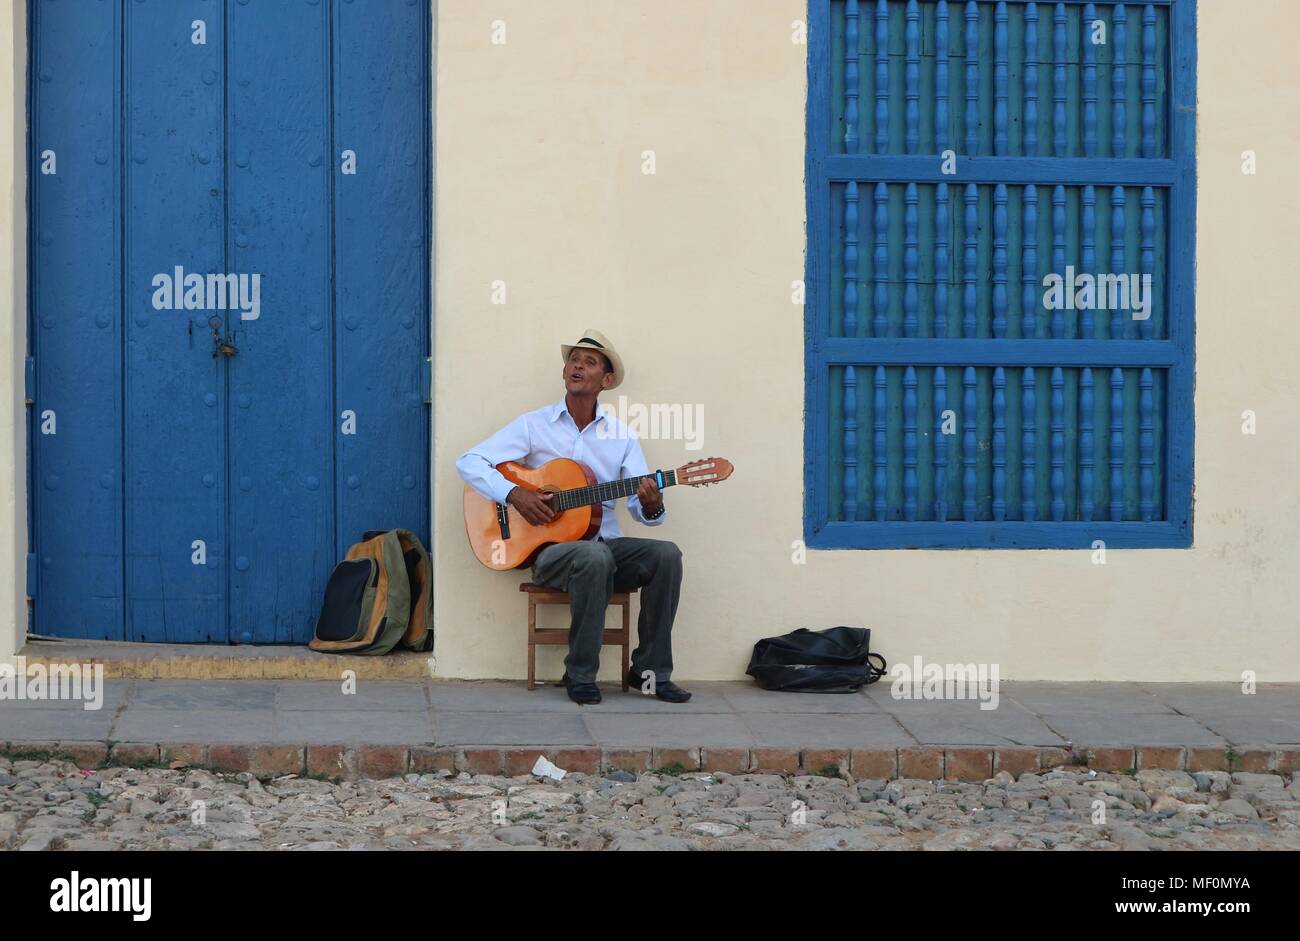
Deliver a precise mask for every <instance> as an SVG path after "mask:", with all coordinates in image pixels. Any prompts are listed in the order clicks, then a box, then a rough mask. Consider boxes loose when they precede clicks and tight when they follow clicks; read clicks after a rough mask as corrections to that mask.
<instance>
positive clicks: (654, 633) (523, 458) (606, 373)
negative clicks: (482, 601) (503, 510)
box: [456, 330, 691, 704]
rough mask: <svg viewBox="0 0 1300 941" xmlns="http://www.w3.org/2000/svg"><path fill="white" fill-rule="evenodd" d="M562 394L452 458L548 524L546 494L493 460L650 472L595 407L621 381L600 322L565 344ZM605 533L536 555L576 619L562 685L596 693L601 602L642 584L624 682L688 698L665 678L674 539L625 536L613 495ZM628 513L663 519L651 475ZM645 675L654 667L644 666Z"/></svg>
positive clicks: (652, 521) (670, 698)
mask: <svg viewBox="0 0 1300 941" xmlns="http://www.w3.org/2000/svg"><path fill="white" fill-rule="evenodd" d="M560 354H561V357H562V358H563V360H564V372H563V374H562V375H563V378H564V390H565V391H564V398H563V399H561V400H560V401H559V402H557V403H555V404H553V405H547V406H544V407H542V408H539V409H537V410H536V411H532V412H527V413H525V414H523V415H520V416H519V417H518V418H516V419H515V420H514V421H513V422H511V423H510V424H509V425H507V426H506V427H504V428H502V429H501V430H500V431H498V432H497V433H496V434H494V435H493V436H492V437H490V438H488V439H487V440H486V441H484V442H483V443H482V444H479V445H477V446H475V447H473V448H470V449H469V450H468V451H466V452H465V453H464V454H462V455H461V457H460V460H458V461H457V462H456V469H457V470H458V471H459V472H460V476H461V477H462V478H463V479H464V481H465V483H467V484H469V485H470V486H471V487H473V488H474V490H476V491H477V492H478V493H479V494H480V495H482V496H484V497H486V498H487V499H489V500H494V501H496V502H497V503H509V504H510V505H511V506H513V507H514V508H515V509H516V510H518V511H519V514H520V515H521V516H523V518H524V519H526V520H527V521H528V522H530V523H532V524H533V525H536V526H542V525H545V524H546V523H548V522H550V520H551V519H552V518H553V517H554V516H555V511H554V510H552V509H551V506H550V502H551V500H552V495H551V494H549V493H535V492H533V491H531V490H527V489H525V488H523V487H517V486H515V485H514V484H512V483H511V482H510V481H508V480H507V479H506V478H505V477H504V476H502V474H501V473H500V471H498V470H497V469H496V465H498V464H501V463H503V462H505V461H519V462H522V463H524V464H527V465H528V466H530V467H538V466H540V465H542V464H545V463H546V462H547V461H550V460H554V459H555V458H561V457H564V458H570V459H572V460H575V461H581V462H582V463H584V464H586V465H587V466H589V467H590V468H591V470H592V472H593V473H594V474H595V475H596V479H597V481H599V482H602V483H603V482H605V481H610V480H619V479H622V478H625V477H638V476H641V475H643V474H649V473H650V469H649V468H648V467H647V466H646V461H645V455H644V454H642V452H641V444H640V442H639V441H637V439H636V436H635V435H633V434H632V432H631V430H630V429H629V428H628V427H627V426H626V425H625V424H623V423H622V422H620V421H619V420H618V419H617V418H615V417H614V416H613V415H609V414H606V413H604V412H600V411H598V410H597V408H596V398H597V396H598V395H600V393H601V392H602V391H604V390H606V389H616V388H618V386H619V384H620V383H621V382H622V381H623V376H624V373H623V360H622V359H621V358H620V357H619V355H618V352H617V351H616V350H615V349H614V347H613V345H612V344H611V343H610V342H609V340H607V339H606V338H605V336H604V335H603V334H601V333H599V332H598V331H595V330H588V331H587V332H586V333H584V334H583V336H582V339H580V340H578V342H576V343H574V344H572V345H561V347H560ZM602 506H603V508H604V512H603V513H602V515H601V523H600V533H599V535H598V537H597V538H596V539H594V540H582V541H578V542H562V543H554V544H552V545H549V546H547V547H546V548H545V549H543V550H542V551H541V553H539V554H538V556H537V559H536V561H535V562H534V563H533V581H535V582H536V583H537V584H539V585H545V586H547V587H548V588H554V589H557V590H559V591H565V592H568V593H569V599H570V610H571V612H572V625H571V627H570V630H569V655H568V656H567V657H565V658H564V667H565V672H564V685H565V688H566V689H568V691H569V698H570V699H572V700H573V701H574V702H576V703H583V704H588V703H598V702H600V688H599V687H598V686H596V672H597V670H598V669H599V668H600V647H601V642H602V640H603V638H604V634H605V608H606V606H607V605H608V604H609V599H610V596H611V595H613V594H614V592H616V591H627V590H629V589H630V588H632V587H637V588H640V589H641V616H640V618H639V620H638V621H637V647H636V649H635V650H634V651H632V672H631V674H630V675H629V677H628V682H629V683H630V684H631V685H632V686H633V687H634V688H637V689H640V688H641V686H642V678H643V677H645V678H646V679H648V680H649V682H650V688H651V689H652V691H653V692H654V694H655V695H656V696H658V697H659V698H660V699H662V700H664V701H665V702H677V703H680V702H686V701H687V700H688V699H690V698H691V694H690V693H688V692H686V690H684V689H682V688H681V687H680V686H678V685H676V684H675V683H673V682H671V680H670V679H669V678H670V677H671V676H672V671H673V651H672V630H673V619H674V618H675V617H676V616H677V598H678V595H679V594H680V592H681V584H682V553H681V550H680V549H678V548H677V546H676V545H675V544H674V543H671V542H666V541H664V540H660V539H636V538H632V537H628V536H624V535H623V533H622V531H621V530H620V529H619V526H618V520H617V519H616V518H615V516H614V501H613V500H608V501H606V502H605V503H604V504H602ZM627 508H628V512H629V513H631V514H632V517H633V519H636V520H638V521H639V522H642V523H644V524H645V525H647V526H658V525H659V524H661V523H662V522H663V521H664V514H665V513H666V510H665V508H664V502H663V494H662V493H660V491H659V488H658V486H656V485H655V480H654V477H653V476H649V477H646V478H645V479H644V480H642V481H641V486H640V488H639V489H638V490H637V492H636V494H635V495H634V496H631V497H628V500H627ZM647 674H648V675H647Z"/></svg>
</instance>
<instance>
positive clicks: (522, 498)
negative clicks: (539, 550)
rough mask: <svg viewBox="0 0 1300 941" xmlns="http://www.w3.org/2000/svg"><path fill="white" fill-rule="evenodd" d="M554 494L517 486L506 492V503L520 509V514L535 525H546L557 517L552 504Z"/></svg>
mask: <svg viewBox="0 0 1300 941" xmlns="http://www.w3.org/2000/svg"><path fill="white" fill-rule="evenodd" d="M553 496H554V494H550V493H536V492H534V491H532V490H526V489H524V488H523V487H516V488H515V489H514V490H511V491H510V492H509V493H508V494H506V503H509V504H510V505H511V506H512V507H514V508H515V509H516V510H518V511H519V515H520V516H522V517H523V518H524V519H525V520H527V521H528V522H530V523H532V524H533V525H534V526H545V525H546V524H547V523H549V522H550V521H551V520H553V519H555V511H554V510H552V509H551V504H550V501H551V498H552V497H553Z"/></svg>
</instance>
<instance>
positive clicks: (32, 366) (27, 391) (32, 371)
mask: <svg viewBox="0 0 1300 941" xmlns="http://www.w3.org/2000/svg"><path fill="white" fill-rule="evenodd" d="M35 402H36V359H35V357H32V356H29V357H27V362H26V363H25V364H24V365H23V404H24V405H27V406H28V407H30V406H31V405H33V404H34V403H35Z"/></svg>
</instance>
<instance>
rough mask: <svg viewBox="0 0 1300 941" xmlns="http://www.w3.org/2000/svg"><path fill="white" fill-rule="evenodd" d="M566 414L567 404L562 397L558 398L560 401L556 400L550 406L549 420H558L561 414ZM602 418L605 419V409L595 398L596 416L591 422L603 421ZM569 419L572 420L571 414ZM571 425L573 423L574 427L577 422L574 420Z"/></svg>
mask: <svg viewBox="0 0 1300 941" xmlns="http://www.w3.org/2000/svg"><path fill="white" fill-rule="evenodd" d="M568 414H569V406H568V405H566V404H565V401H564V399H560V401H558V402H556V403H555V404H554V405H553V406H551V421H552V422H556V421H559V420H560V416H561V415H568ZM604 420H605V410H604V409H602V408H601V407H600V401H599V400H597V402H596V418H595V419H594V420H593V422H592V424H595V423H596V422H598V421H604ZM569 421H573V416H572V415H569ZM573 425H574V427H575V428H576V427H577V425H578V423H577V422H576V421H573Z"/></svg>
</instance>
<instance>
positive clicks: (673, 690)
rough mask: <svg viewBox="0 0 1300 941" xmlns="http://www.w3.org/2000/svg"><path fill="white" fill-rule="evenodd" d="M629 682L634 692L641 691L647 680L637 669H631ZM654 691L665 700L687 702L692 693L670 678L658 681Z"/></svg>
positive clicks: (628, 677)
mask: <svg viewBox="0 0 1300 941" xmlns="http://www.w3.org/2000/svg"><path fill="white" fill-rule="evenodd" d="M627 682H628V685H629V687H630V688H631V690H632V691H633V692H637V693H639V692H641V684H642V683H643V682H645V681H644V680H643V679H642V678H641V677H640V676H637V673H636V670H631V671H629V672H628V674H627ZM654 692H655V696H656V697H657V698H659V699H662V700H663V701H664V702H687V701H689V700H690V698H691V694H690V693H688V692H686V690H684V689H682V688H681V687H680V686H678V685H677V684H676V683H673V682H671V681H669V680H661V681H656V682H655V685H654Z"/></svg>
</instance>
